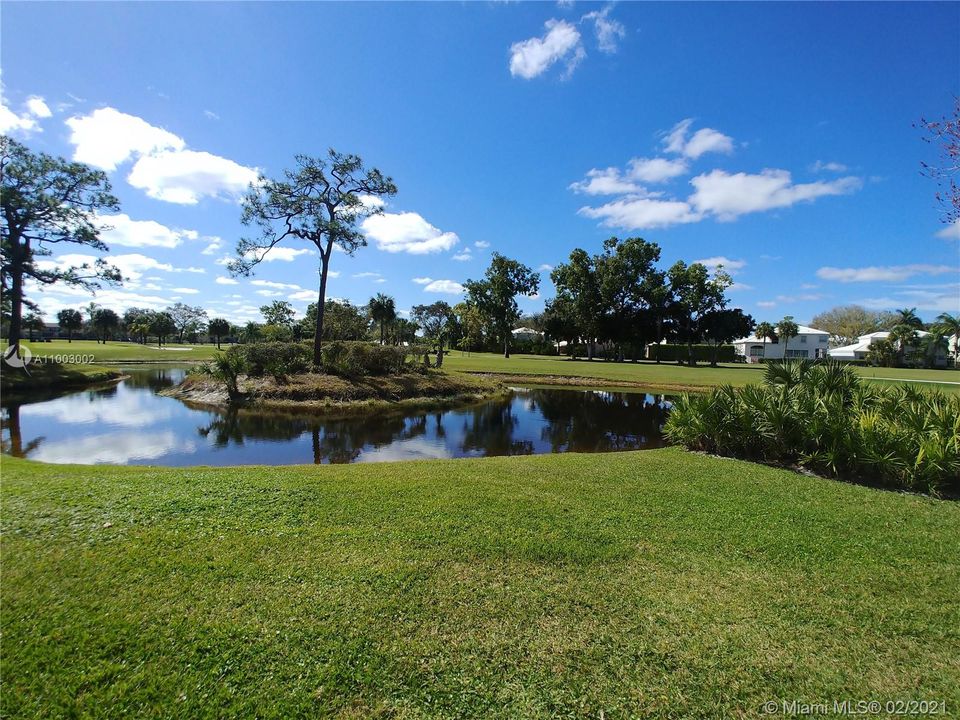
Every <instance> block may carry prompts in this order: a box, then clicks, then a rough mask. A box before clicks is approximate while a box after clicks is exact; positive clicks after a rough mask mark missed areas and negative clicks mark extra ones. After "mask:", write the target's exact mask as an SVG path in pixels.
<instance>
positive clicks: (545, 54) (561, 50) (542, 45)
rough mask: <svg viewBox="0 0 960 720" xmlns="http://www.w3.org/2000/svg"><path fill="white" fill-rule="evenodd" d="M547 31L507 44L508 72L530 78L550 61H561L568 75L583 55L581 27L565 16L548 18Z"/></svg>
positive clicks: (543, 69) (536, 75) (546, 66)
mask: <svg viewBox="0 0 960 720" xmlns="http://www.w3.org/2000/svg"><path fill="white" fill-rule="evenodd" d="M544 27H545V28H546V32H545V33H544V34H543V36H541V37H532V38H528V39H527V40H522V41H520V42H515V43H513V45H511V46H510V74H511V75H512V76H513V77H522V78H523V79H525V80H531V79H533V78H535V77H538V76H540V75H542V74H543V73H545V72H546V71H547V70H548V69H550V67H551V66H552V65H554V64H555V63H557V62H560V61H564V62H565V63H566V70H565V72H564V76H569V75H570V74H571V73H572V72H573V71H574V70H575V69H576V67H577V65H578V64H579V63H580V61H581V60H583V58H584V57H586V51H585V50H584V49H583V43H581V42H580V31H579V30H577V28H576V27H575V26H574V25H572V24H571V23H568V22H566V21H565V20H553V19H551V20H547V21H546V23H544Z"/></svg>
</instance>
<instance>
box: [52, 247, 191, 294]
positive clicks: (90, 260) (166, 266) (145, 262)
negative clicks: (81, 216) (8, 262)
mask: <svg viewBox="0 0 960 720" xmlns="http://www.w3.org/2000/svg"><path fill="white" fill-rule="evenodd" d="M105 259H106V261H107V262H108V263H109V264H110V265H114V266H115V267H117V268H118V269H119V270H120V272H121V274H122V275H123V278H124V280H125V281H130V282H131V283H133V286H136V284H137V283H138V281H139V280H140V279H141V278H142V277H143V275H144V273H146V272H149V271H151V270H158V271H161V272H169V273H176V272H189V273H204V272H206V271H205V270H204V269H203V268H198V267H185V268H181V267H174V266H173V265H171V264H170V263H164V262H160V261H159V260H157V259H156V258H152V257H149V256H147V255H143V254H141V253H128V254H124V255H110V256H109V257H107V258H105ZM96 261H97V258H96V256H94V255H87V254H83V253H67V254H65V255H59V256H58V257H56V258H49V259H43V260H38V261H37V263H36V264H37V266H38V267H40V268H41V269H66V268H69V267H80V266H82V265H85V264H86V265H90V266H93V264H94V263H95V262H96Z"/></svg>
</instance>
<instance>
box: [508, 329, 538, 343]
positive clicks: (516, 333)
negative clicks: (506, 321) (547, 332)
mask: <svg viewBox="0 0 960 720" xmlns="http://www.w3.org/2000/svg"><path fill="white" fill-rule="evenodd" d="M512 333H513V337H514V339H516V340H537V339H539V338H541V337H543V333H542V332H537V331H536V330H534V329H533V328H528V327H518V328H517V329H516V330H513V331H512Z"/></svg>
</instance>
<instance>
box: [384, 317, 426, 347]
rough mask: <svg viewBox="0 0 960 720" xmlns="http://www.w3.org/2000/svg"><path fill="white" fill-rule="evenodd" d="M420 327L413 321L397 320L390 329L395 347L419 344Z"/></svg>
mask: <svg viewBox="0 0 960 720" xmlns="http://www.w3.org/2000/svg"><path fill="white" fill-rule="evenodd" d="M419 329H420V326H419V325H417V324H416V323H415V322H413V321H412V320H407V319H406V318H397V320H396V322H394V323H393V326H392V327H391V328H390V331H391V335H392V342H393V344H394V345H404V344H406V345H412V344H414V343H415V342H417V331H418V330H419Z"/></svg>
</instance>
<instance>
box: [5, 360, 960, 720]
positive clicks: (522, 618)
mask: <svg viewBox="0 0 960 720" xmlns="http://www.w3.org/2000/svg"><path fill="white" fill-rule="evenodd" d="M518 362H520V361H519V360H518ZM0 491H2V501H3V513H2V520H0V522H2V557H3V564H2V583H0V598H2V610H0V621H2V622H0V624H2V656H3V692H2V694H0V706H2V707H0V715H2V716H3V717H11V718H13V717H36V718H41V717H43V718H46V717H128V716H138V717H158V718H161V717H191V718H192V717H211V718H213V717H254V716H257V717H278V718H292V717H323V716H337V717H357V718H367V717H391V718H418V717H463V718H497V717H511V718H555V717H570V718H574V717H591V718H600V717H605V718H623V717H655V718H731V717H753V716H756V715H757V714H759V711H760V708H761V705H762V703H764V702H765V701H768V700H772V699H773V700H779V699H787V700H791V699H798V700H801V701H804V702H831V701H832V700H834V699H841V700H842V699H848V698H852V699H863V700H879V701H886V700H898V699H901V700H902V699H929V700H942V701H945V702H946V704H947V707H948V708H950V710H949V712H948V714H949V713H955V712H957V708H958V707H960V505H958V504H957V503H951V502H945V501H937V500H933V499H929V498H924V497H917V496H908V495H899V494H895V493H891V492H883V491H878V490H873V489H869V488H864V487H859V486H853V485H847V484H843V483H839V482H832V481H827V480H821V479H816V478H811V477H806V476H802V475H798V474H795V473H791V472H786V471H781V470H775V469H772V468H767V467H764V466H759V465H754V464H749V463H743V462H738V461H733V460H724V459H717V458H710V457H705V456H699V455H694V454H690V453H686V452H683V451H680V450H677V449H667V450H654V451H645V452H637V453H615V454H609V455H603V456H595V455H594V456H591V455H573V454H571V455H545V456H538V457H518V458H488V459H480V460H453V461H429V462H408V463H396V464H390V463H388V464H378V465H376V466H375V467H370V466H363V465H350V466H322V467H314V466H310V467H283V468H278V467H263V468H258V467H253V468H228V469H223V468H184V469H181V468H169V469H163V468H149V467H147V468H144V467H128V468H125V467H120V468H112V467H77V466H54V465H42V464H35V463H30V462H26V461H17V460H12V459H10V458H4V460H3V483H2V487H0Z"/></svg>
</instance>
